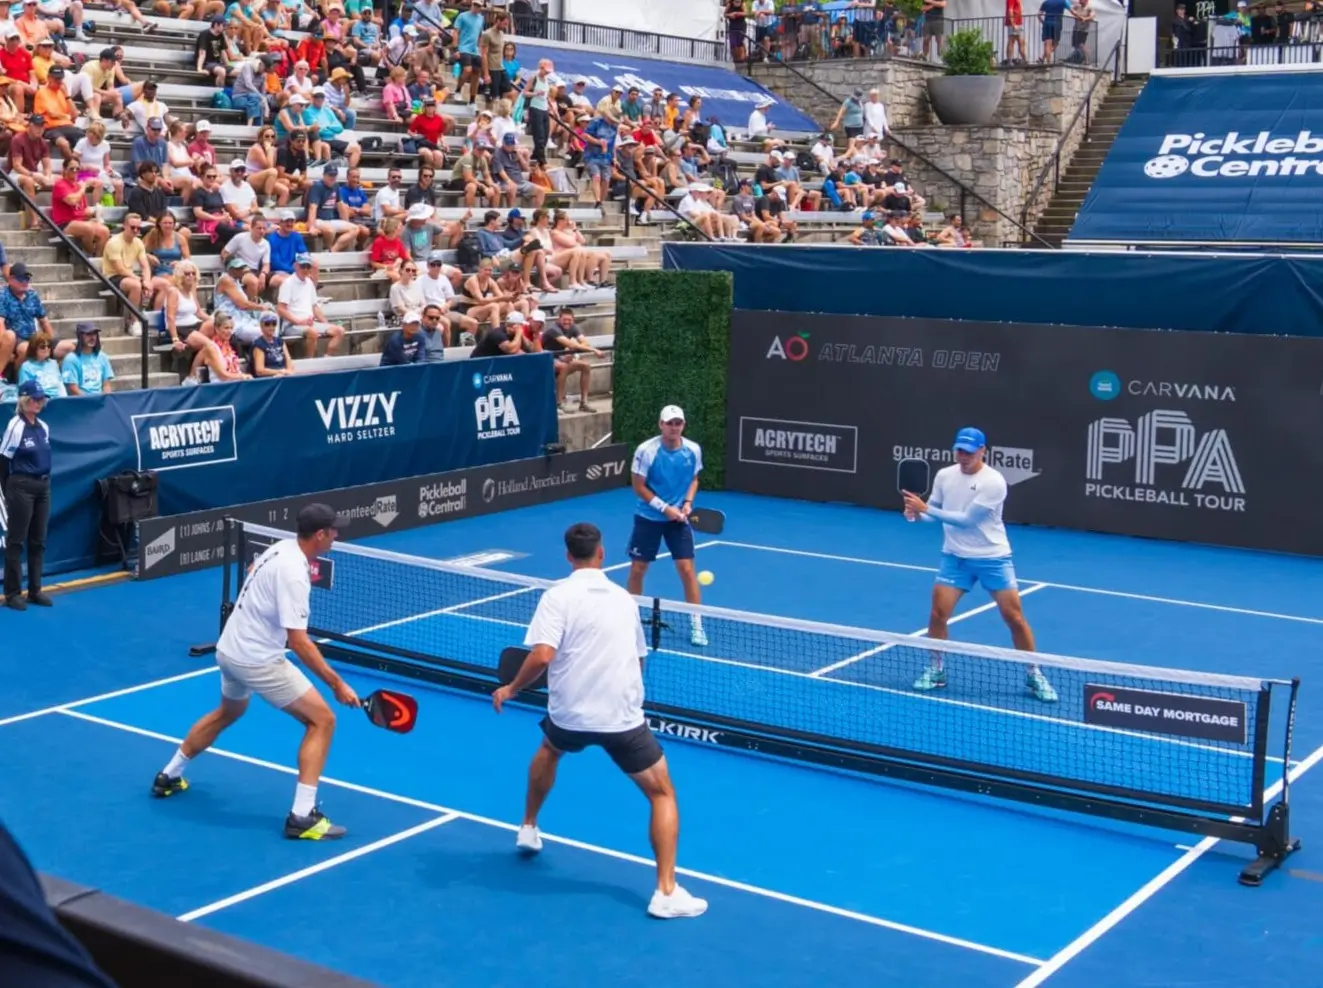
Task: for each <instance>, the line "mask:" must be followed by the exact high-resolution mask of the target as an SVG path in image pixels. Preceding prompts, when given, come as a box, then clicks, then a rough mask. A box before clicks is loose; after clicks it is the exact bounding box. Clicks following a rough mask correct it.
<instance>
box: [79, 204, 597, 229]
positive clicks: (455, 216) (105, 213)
mask: <svg viewBox="0 0 1323 988" xmlns="http://www.w3.org/2000/svg"><path fill="white" fill-rule="evenodd" d="M518 208H519V210H520V212H524V211H525V209H526V208H527V207H518ZM284 209H293V210H294V212H295V213H297V214H298V215H299V218H300V220H302V219H303V218H304V217H306V216H307V214H308V210H307V208H306V207H304V206H297V207H295V206H283V207H282V206H269V207H267V208H265V209H263V210H262V213H263V215H265V216H266V218H267V219H269V220H274V219H276V218H277V217H278V216H279V215H280V213H281V212H282V210H284ZM467 212H469V210H467V209H465V208H464V207H463V206H442V207H441V208H439V209H437V210H436V211H435V212H434V213H433V214H432V219H434V220H438V221H440V222H442V223H449V222H452V221H454V220H461V219H463V218H464V214H465V213H467ZM472 212H473V219H474V220H479V221H480V217H481V216H482V214H483V213H485V212H486V210H485V209H480V208H478V207H475V208H474V209H473V210H472ZM496 212H498V213H500V214H501V218H502V219H504V218H505V216H506V214H507V213H509V212H510V210H509V208H507V207H501V208H500V209H497V210H496ZM565 212H566V213H567V214H568V215H569V217H570V219H572V220H574V222H576V223H580V224H582V223H600V222H601V221H602V220H603V219H604V214H603V212H602V210H600V209H593V208H592V207H588V208H584V209H567V210H565ZM126 213H128V209H127V208H126V207H124V206H102V207H100V212H99V217H100V219H101V222H103V223H105V224H106V225H108V226H118V225H120V224H121V223H123V222H124V216H125V214H126ZM170 214H171V215H172V216H174V218H175V219H176V220H178V221H179V222H180V223H188V222H190V221H191V220H192V219H193V211H192V210H191V209H189V207H187V206H173V207H171V209H170ZM587 229H591V227H588V228H587Z"/></svg>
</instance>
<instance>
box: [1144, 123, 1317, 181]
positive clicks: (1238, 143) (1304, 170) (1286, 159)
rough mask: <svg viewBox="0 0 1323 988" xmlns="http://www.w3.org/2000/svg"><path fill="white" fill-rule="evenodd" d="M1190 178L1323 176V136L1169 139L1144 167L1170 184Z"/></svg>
mask: <svg viewBox="0 0 1323 988" xmlns="http://www.w3.org/2000/svg"><path fill="white" fill-rule="evenodd" d="M1310 155H1313V157H1309V156H1310ZM1302 156H1303V157H1302ZM1186 172H1189V173H1190V174H1191V175H1192V176H1194V177H1195V178H1259V177H1264V178H1277V177H1281V178H1290V177H1293V176H1298V175H1311V174H1313V175H1323V136H1315V135H1314V134H1313V133H1312V132H1310V131H1308V130H1301V131H1297V132H1296V133H1295V134H1293V135H1282V136H1277V137H1274V136H1273V135H1272V132H1271V131H1267V130H1261V131H1259V132H1258V133H1257V134H1241V133H1239V132H1238V131H1234V130H1233V131H1229V132H1228V133H1225V134H1213V135H1211V136H1210V135H1208V134H1204V133H1194V134H1165V135H1163V138H1162V143H1161V144H1160V145H1159V146H1158V153H1157V157H1154V158H1150V159H1149V160H1148V161H1146V162H1145V163H1144V174H1145V175H1147V176H1148V177H1149V178H1155V179H1167V178H1176V177H1177V176H1179V175H1184V174H1185V173H1186Z"/></svg>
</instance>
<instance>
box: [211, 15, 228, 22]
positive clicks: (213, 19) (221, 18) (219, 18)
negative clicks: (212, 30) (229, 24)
mask: <svg viewBox="0 0 1323 988" xmlns="http://www.w3.org/2000/svg"><path fill="white" fill-rule="evenodd" d="M211 23H213V24H224V23H225V18H224V17H222V16H221V15H220V14H217V15H216V16H215V17H213V18H212V19H211Z"/></svg>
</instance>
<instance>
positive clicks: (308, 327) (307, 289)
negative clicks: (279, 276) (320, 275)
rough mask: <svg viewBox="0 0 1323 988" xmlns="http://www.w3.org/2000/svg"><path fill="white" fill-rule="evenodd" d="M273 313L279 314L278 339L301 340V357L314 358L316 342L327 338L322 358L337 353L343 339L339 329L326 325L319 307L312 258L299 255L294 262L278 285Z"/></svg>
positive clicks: (330, 324)
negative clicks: (290, 336)
mask: <svg viewBox="0 0 1323 988" xmlns="http://www.w3.org/2000/svg"><path fill="white" fill-rule="evenodd" d="M276 311H277V312H278V313H280V318H281V329H282V333H281V335H282V336H284V335H285V334H286V333H299V334H301V335H302V336H303V344H304V356H305V357H315V356H316V355H317V338H318V337H319V336H325V337H327V338H328V341H327V344H326V355H327V356H328V357H329V356H332V355H333V354H335V353H336V351H338V350H339V349H340V341H341V340H342V339H343V338H344V335H345V331H344V327H343V326H337V325H335V324H334V323H330V322H327V321H326V315H325V313H323V312H322V304H321V302H320V301H319V300H318V298H317V284H316V282H314V281H313V280H312V256H311V255H309V254H300V255H298V257H296V258H294V276H293V277H292V278H286V279H285V280H284V281H282V282H281V284H280V291H279V292H278V293H277V295H276Z"/></svg>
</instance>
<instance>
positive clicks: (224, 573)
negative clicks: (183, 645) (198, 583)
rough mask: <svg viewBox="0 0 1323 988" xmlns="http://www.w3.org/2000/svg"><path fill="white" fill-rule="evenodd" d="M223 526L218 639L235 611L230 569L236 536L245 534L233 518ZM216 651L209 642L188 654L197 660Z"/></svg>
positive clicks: (190, 648)
mask: <svg viewBox="0 0 1323 988" xmlns="http://www.w3.org/2000/svg"><path fill="white" fill-rule="evenodd" d="M221 525H222V528H223V530H224V540H223V546H222V549H221V553H222V555H221V605H220V630H219V631H217V637H219V636H220V631H224V630H225V621H226V619H228V618H229V616H230V611H231V610H232V609H233V605H232V604H231V603H230V589H231V586H230V568H231V567H232V566H233V565H234V559H235V545H234V540H235V535H236V533H237V534H238V535H239V536H240V537H242V534H243V529H242V528H241V527H240V526H239V524H238V523H237V522H236V521H235V520H234V519H233V518H230V517H226V518H225V519H223V520H222V522H221ZM238 558H239V559H240V560H242V559H243V554H242V553H240V554H239V557H238ZM242 572H243V570H242V568H241V569H240V574H242ZM240 580H241V581H242V575H241V576H240ZM215 651H216V643H215V642H208V643H206V644H203V645H193V646H190V647H189V650H188V654H189V655H191V656H194V657H195V658H196V657H198V656H202V655H211V654H212V653H213V652H215Z"/></svg>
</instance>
